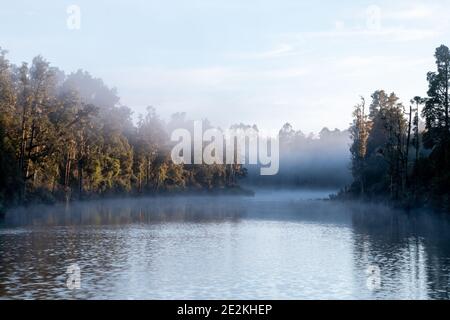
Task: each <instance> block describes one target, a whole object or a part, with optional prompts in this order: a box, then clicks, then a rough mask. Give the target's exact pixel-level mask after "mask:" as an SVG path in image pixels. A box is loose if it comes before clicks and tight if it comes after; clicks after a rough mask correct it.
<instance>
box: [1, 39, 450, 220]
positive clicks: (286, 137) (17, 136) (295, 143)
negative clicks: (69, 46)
mask: <svg viewBox="0 0 450 320" xmlns="http://www.w3.org/2000/svg"><path fill="white" fill-rule="evenodd" d="M6 54H7V52H6V51H4V50H1V49H0V177H1V178H0V217H1V216H4V214H5V212H6V210H7V209H9V208H12V207H22V206H27V205H32V204H55V203H64V202H65V203H70V202H73V201H86V200H98V199H108V198H112V197H117V196H118V197H130V198H138V197H152V196H165V195H237V196H254V191H252V190H251V189H252V188H253V187H255V188H258V186H259V187H260V186H265V187H269V188H270V187H275V185H278V187H280V185H282V183H283V182H288V183H291V184H292V183H293V182H295V181H296V180H300V178H299V177H298V176H296V174H299V173H298V172H295V171H296V170H300V169H298V168H299V166H298V164H296V163H295V161H294V160H295V159H300V156H301V152H302V150H298V149H300V146H302V147H303V148H305V146H306V147H309V148H310V149H308V150H313V151H314V150H316V149H317V148H319V149H320V148H322V147H324V146H325V149H326V150H328V151H329V153H330V152H331V153H330V154H333V155H340V154H341V153H342V151H341V150H340V147H339V146H342V145H343V142H345V141H346V139H347V138H346V137H347V136H348V135H349V136H350V140H349V141H350V143H351V145H350V155H351V174H352V177H353V181H352V182H345V183H346V184H347V186H346V187H344V188H343V189H341V190H340V192H338V193H337V194H334V195H330V197H329V199H324V200H333V201H354V200H356V201H363V202H366V203H373V202H377V203H383V204H387V205H389V206H392V207H395V208H402V209H407V210H409V209H418V208H431V209H434V210H437V211H444V212H450V121H449V83H450V50H449V48H448V47H446V46H444V45H442V46H440V47H439V48H437V49H436V53H435V58H436V67H437V68H436V71H434V72H429V73H428V74H427V80H428V83H429V90H428V94H427V97H419V96H417V97H414V98H413V99H411V101H410V103H409V105H408V106H406V105H404V104H403V103H401V102H400V99H399V97H398V96H397V95H396V94H395V93H390V94H389V93H387V91H384V90H377V91H375V92H374V93H373V94H372V96H371V99H372V100H371V102H370V104H369V103H368V102H367V101H366V100H365V99H364V98H361V102H360V103H359V104H358V105H356V106H355V108H354V112H353V123H352V124H351V126H350V128H349V130H344V131H339V130H337V129H336V130H335V131H330V130H328V129H326V128H325V129H324V130H322V131H321V133H320V135H319V139H313V138H312V137H308V136H305V135H303V133H301V132H300V131H299V132H296V131H294V130H293V128H292V127H291V126H290V125H289V124H286V125H285V126H284V127H283V128H282V129H281V130H280V140H281V142H280V143H281V148H282V153H281V161H282V163H283V161H284V162H285V163H284V164H285V166H286V170H285V171H284V172H282V177H281V178H280V177H272V178H271V180H266V181H260V180H259V178H258V177H254V176H252V174H253V172H254V171H255V168H252V167H251V166H250V167H246V166H244V165H238V164H232V165H225V164H224V165H217V164H216V165H183V164H181V165H175V164H174V163H173V162H172V161H171V159H170V150H171V147H172V142H170V139H169V135H170V132H172V131H173V130H174V129H177V128H186V129H188V130H192V125H193V121H190V120H187V119H186V114H185V113H176V114H174V115H173V116H172V117H171V118H170V120H169V121H167V122H166V121H163V120H161V119H160V118H159V116H158V115H157V113H156V111H155V109H154V108H153V107H148V108H147V113H146V114H145V115H140V116H139V118H138V120H137V121H135V122H134V121H133V119H132V112H131V109H130V108H128V107H127V106H124V105H122V104H121V103H120V98H119V96H118V94H117V91H116V89H115V88H109V87H107V86H106V85H105V84H104V83H103V81H102V80H101V79H97V78H94V77H92V76H91V75H90V74H89V73H87V72H85V71H82V70H79V71H77V72H74V73H71V74H65V73H64V72H63V71H61V70H60V69H58V68H56V67H53V66H51V65H50V64H49V62H47V61H46V60H45V59H44V58H42V57H41V56H38V57H36V58H34V59H33V61H32V63H31V64H30V65H28V64H27V63H23V64H21V65H20V66H17V65H14V64H11V63H10V62H9V61H8V60H7V57H6ZM203 126H204V127H205V128H211V125H210V123H209V122H208V120H203ZM236 126H241V127H243V128H246V127H248V126H246V125H244V124H239V125H234V127H236ZM345 143H347V142H345ZM336 146H337V148H336ZM333 148H335V150H334V149H333ZM316 151H317V150H316ZM343 159H344V157H342V159H340V160H339V161H337V165H336V164H334V166H333V164H332V163H333V161H334V160H335V159H334V160H333V159H329V161H328V165H329V167H330V168H333V169H332V171H333V174H332V176H331V175H330V179H333V178H335V180H336V181H341V182H342V181H345V180H346V176H345V174H343V173H342V172H341V171H342V170H336V168H338V167H339V166H340V165H341V162H343ZM316 162H317V161H316ZM326 165H327V164H326V163H321V167H324V170H325V169H326V168H325V167H326ZM303 171H305V170H303ZM309 171H311V172H312V173H311V174H315V173H314V172H315V171H314V172H313V171H312V170H309ZM303 174H305V172H303ZM340 174H341V175H342V176H339V175H340ZM286 177H287V178H288V179H287V178H286ZM244 178H247V179H245V181H246V182H247V183H244V184H242V185H241V184H240V180H242V179H244ZM317 179H319V176H317ZM320 179H322V180H323V179H324V177H323V176H322V177H320ZM303 180H304V181H310V182H311V181H312V180H313V177H310V176H305V177H303ZM322 180H321V181H322ZM268 181H271V182H268ZM336 181H335V182H336ZM248 182H250V183H248ZM271 183H274V185H272V184H271ZM341 185H343V184H341Z"/></svg>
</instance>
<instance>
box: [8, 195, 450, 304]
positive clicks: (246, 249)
mask: <svg viewBox="0 0 450 320" xmlns="http://www.w3.org/2000/svg"><path fill="white" fill-rule="evenodd" d="M330 192H332V191H305V190H297V191H273V192H270V191H260V192H257V193H256V196H255V197H250V198H248V197H161V198H149V199H116V200H107V201H106V200H105V201H93V202H86V203H78V204H73V205H71V206H70V207H65V206H53V207H46V206H35V207H33V208H27V209H20V210H15V211H11V212H9V213H8V214H7V215H6V218H5V219H4V221H3V222H1V224H0V298H3V299H11V298H21V299H47V298H51V299H58V298H64V299H449V296H450V220H449V219H448V218H447V217H445V216H438V215H435V214H431V213H425V212H422V213H404V212H398V211H393V210H389V209H387V208H385V207H383V206H377V205H361V204H357V203H339V202H331V201H323V200H318V199H321V198H325V197H326V196H327V195H328V194H329V193H330ZM70 266H72V267H73V266H75V269H73V268H72V269H71V270H69V271H70V272H72V271H74V270H78V269H77V268H79V271H80V272H79V276H80V277H79V279H80V283H79V284H80V288H79V289H72V290H71V289H69V288H68V287H67V280H68V277H70V276H76V277H78V274H77V273H76V272H75V274H72V275H69V274H67V273H66V272H67V271H68V268H69V267H70ZM71 279H73V278H71Z"/></svg>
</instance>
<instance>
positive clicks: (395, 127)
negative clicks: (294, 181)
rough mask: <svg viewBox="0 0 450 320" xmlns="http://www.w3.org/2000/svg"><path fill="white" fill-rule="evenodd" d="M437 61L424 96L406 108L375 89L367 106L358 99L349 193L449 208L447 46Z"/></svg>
mask: <svg viewBox="0 0 450 320" xmlns="http://www.w3.org/2000/svg"><path fill="white" fill-rule="evenodd" d="M435 58H436V67H437V68H436V69H437V70H436V71H433V72H429V73H428V75H427V80H428V83H429V89H428V96H427V97H418V96H417V97H414V98H413V99H411V101H410V103H409V105H407V106H405V105H403V104H402V103H401V102H399V98H398V97H397V96H396V95H395V93H387V92H385V91H383V90H378V91H376V92H375V93H374V94H373V95H372V97H371V98H372V100H371V102H370V104H368V103H367V102H366V101H365V100H364V99H362V101H361V103H360V104H358V105H357V106H356V107H355V109H354V113H353V117H354V120H353V124H352V125H351V128H350V131H351V135H352V139H353V143H352V145H351V149H350V151H351V154H352V173H353V177H354V182H353V184H352V185H351V187H350V189H349V190H348V191H349V192H348V193H346V194H347V195H357V196H361V197H363V198H366V199H374V198H375V199H378V198H382V199H386V198H387V199H389V200H391V201H393V202H395V203H402V204H403V206H407V207H416V206H419V205H426V206H430V207H434V208H439V209H443V210H445V211H449V210H450V127H449V85H450V50H449V48H448V47H446V46H444V45H442V46H440V47H439V48H437V49H436V53H435ZM421 109H422V110H421ZM420 116H422V118H423V119H424V121H425V124H424V125H423V124H422V121H421V117H420Z"/></svg>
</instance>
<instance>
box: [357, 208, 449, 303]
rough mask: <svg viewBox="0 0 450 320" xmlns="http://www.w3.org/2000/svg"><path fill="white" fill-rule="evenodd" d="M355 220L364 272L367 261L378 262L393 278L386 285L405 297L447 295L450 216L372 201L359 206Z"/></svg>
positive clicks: (360, 266)
mask: <svg viewBox="0 0 450 320" xmlns="http://www.w3.org/2000/svg"><path fill="white" fill-rule="evenodd" d="M352 224H353V228H354V232H355V233H354V250H355V267H356V268H357V269H360V271H361V272H364V269H365V268H367V266H368V265H377V266H378V267H380V269H381V274H382V277H384V278H385V279H389V281H386V285H384V286H383V287H382V291H385V292H388V293H392V294H393V295H394V296H399V294H400V295H401V293H403V294H404V297H406V298H424V297H429V298H433V299H448V298H449V292H450V282H449V279H450V278H449V276H450V222H449V219H448V218H444V217H438V216H435V215H433V214H431V213H409V214H408V213H404V212H399V211H392V210H388V209H386V208H384V207H377V206H372V207H367V208H362V207H359V208H358V209H355V210H354V211H353V212H352ZM403 290H405V291H403ZM401 296H402V295H401ZM402 297H403V296H402Z"/></svg>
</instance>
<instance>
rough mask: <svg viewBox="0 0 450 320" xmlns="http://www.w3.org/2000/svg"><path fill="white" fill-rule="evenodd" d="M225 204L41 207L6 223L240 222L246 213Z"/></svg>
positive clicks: (186, 201)
mask: <svg viewBox="0 0 450 320" xmlns="http://www.w3.org/2000/svg"><path fill="white" fill-rule="evenodd" d="M227 200H229V199H224V198H220V199H219V198H218V199H217V200H216V199H214V198H201V197H193V198H169V197H167V198H155V199H133V200H124V199H121V200H108V201H98V202H97V201H92V202H88V203H76V204H73V205H71V206H69V207H64V206H48V207H47V206H45V207H44V206H43V207H37V208H36V209H33V210H31V211H30V210H16V211H13V212H11V214H10V215H8V217H7V221H6V223H7V224H8V225H20V226H30V225H36V226H66V225H67V226H73V225H123V224H141V223H143V224H149V223H165V222H221V221H229V220H232V221H234V220H239V219H240V218H241V217H242V216H243V215H244V214H245V211H246V209H245V208H244V206H243V204H242V203H239V202H233V201H231V202H229V201H227Z"/></svg>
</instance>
